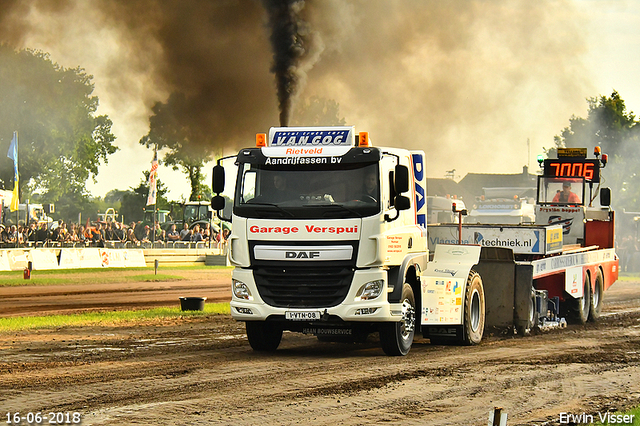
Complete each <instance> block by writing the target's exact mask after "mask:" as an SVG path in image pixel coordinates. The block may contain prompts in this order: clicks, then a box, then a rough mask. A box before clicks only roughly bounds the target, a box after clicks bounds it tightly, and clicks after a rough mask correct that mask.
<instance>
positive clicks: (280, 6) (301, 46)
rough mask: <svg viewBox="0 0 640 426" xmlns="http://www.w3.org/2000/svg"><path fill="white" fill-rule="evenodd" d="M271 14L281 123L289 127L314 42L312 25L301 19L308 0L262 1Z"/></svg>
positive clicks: (274, 71) (272, 70) (274, 66)
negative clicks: (306, 60) (310, 26)
mask: <svg viewBox="0 0 640 426" xmlns="http://www.w3.org/2000/svg"><path fill="white" fill-rule="evenodd" d="M263 4H264V7H265V9H266V10H267V14H268V15H269V27H270V28H271V38H270V40H271V46H272V47H273V65H272V67H271V72H273V73H274V74H275V77H276V88H277V92H278V93H277V94H278V104H279V109H280V125H281V126H288V125H289V119H290V118H291V111H292V107H293V103H294V100H295V98H296V95H297V94H298V92H299V90H300V86H301V83H302V82H303V81H304V79H305V71H304V69H303V66H302V65H303V63H304V62H305V59H306V58H308V57H309V52H310V50H311V49H310V47H311V45H312V44H313V43H312V41H313V37H311V35H312V33H311V32H310V30H309V25H308V24H307V22H305V21H304V20H303V19H302V18H301V13H302V11H303V9H304V6H305V0H263Z"/></svg>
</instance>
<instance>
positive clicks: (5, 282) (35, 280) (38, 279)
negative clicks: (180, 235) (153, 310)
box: [0, 273, 185, 287]
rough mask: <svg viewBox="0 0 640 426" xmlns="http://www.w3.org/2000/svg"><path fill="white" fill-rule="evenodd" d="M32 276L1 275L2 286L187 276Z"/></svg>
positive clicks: (133, 280) (147, 280) (93, 282)
mask: <svg viewBox="0 0 640 426" xmlns="http://www.w3.org/2000/svg"><path fill="white" fill-rule="evenodd" d="M39 275H40V274H38V275H37V276H35V277H34V276H32V277H31V279H29V280H25V279H23V278H22V276H20V277H17V276H16V277H0V287H19V286H25V285H29V286H32V285H36V286H37V285H39V286H47V285H65V284H74V285H75V284H109V283H126V282H140V281H142V282H158V281H182V280H184V279H185V278H184V277H181V276H179V275H169V274H157V275H156V274H153V273H151V274H138V275H122V276H117V277H113V276H110V277H107V276H101V275H100V274H96V273H93V274H86V275H81V276H74V277H73V278H61V277H51V276H49V277H47V276H44V277H42V276H39Z"/></svg>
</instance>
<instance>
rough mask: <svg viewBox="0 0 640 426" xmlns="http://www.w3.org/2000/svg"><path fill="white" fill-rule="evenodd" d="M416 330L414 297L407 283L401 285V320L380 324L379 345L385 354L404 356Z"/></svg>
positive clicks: (409, 347)
mask: <svg viewBox="0 0 640 426" xmlns="http://www.w3.org/2000/svg"><path fill="white" fill-rule="evenodd" d="M415 330H416V299H415V297H414V295H413V289H412V288H411V286H410V285H409V284H407V283H405V284H404V285H403V286H402V320H401V321H399V322H391V323H386V324H381V325H380V345H381V346H382V350H383V351H384V353H385V354H387V355H390V356H401V355H402V356H404V355H406V354H408V353H409V350H410V349H411V345H412V344H413V335H414V334H415Z"/></svg>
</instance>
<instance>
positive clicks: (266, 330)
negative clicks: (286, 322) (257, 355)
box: [245, 321, 282, 352]
mask: <svg viewBox="0 0 640 426" xmlns="http://www.w3.org/2000/svg"><path fill="white" fill-rule="evenodd" d="M245 326H246V330H247V339H249V344H250V345H251V348H252V349H253V350H254V351H261V352H273V351H275V350H276V349H278V346H279V345H280V340H282V328H281V327H278V326H277V325H275V324H273V323H268V322H265V321H247V322H246V323H245Z"/></svg>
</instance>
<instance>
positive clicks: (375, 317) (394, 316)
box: [231, 268, 402, 323]
mask: <svg viewBox="0 0 640 426" xmlns="http://www.w3.org/2000/svg"><path fill="white" fill-rule="evenodd" d="M232 280H233V284H232V285H233V286H236V283H237V282H239V283H242V284H244V286H246V289H247V290H248V293H249V296H248V297H249V299H248V300H247V299H246V298H240V297H238V295H237V294H236V292H235V291H234V289H233V288H232V299H231V316H232V317H233V318H234V319H235V320H238V321H265V320H276V321H278V320H282V321H286V322H289V321H290V322H292V323H298V322H308V320H307V319H305V318H308V316H306V314H309V313H313V315H318V314H317V313H319V314H320V315H322V318H323V319H322V320H320V321H326V320H327V318H332V320H337V321H342V322H395V321H400V320H401V319H402V304H401V303H389V301H388V300H387V294H388V293H390V292H391V290H393V289H392V288H389V283H388V280H387V272H386V271H384V270H382V269H375V268H374V269H367V270H357V271H355V272H354V276H353V280H352V282H351V286H350V288H349V291H348V294H347V296H346V297H345V299H344V300H343V301H342V303H340V304H339V305H337V306H331V307H304V308H284V307H274V306H270V305H268V304H267V303H265V302H264V300H262V298H261V297H260V294H259V293H258V289H257V287H256V284H255V281H254V278H253V271H252V270H249V269H241V268H236V269H235V270H234V272H233V274H232ZM376 280H382V281H383V282H384V285H383V287H382V291H381V293H380V295H378V296H377V297H376V298H374V299H370V300H360V297H358V296H357V294H358V291H359V290H360V289H361V288H362V287H363V286H364V285H365V284H367V283H369V282H372V281H376ZM292 313H293V314H292ZM296 314H298V315H299V316H301V317H302V319H301V320H290V319H287V318H288V317H290V316H291V315H293V316H296Z"/></svg>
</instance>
